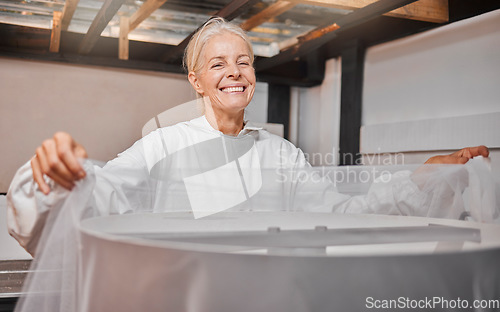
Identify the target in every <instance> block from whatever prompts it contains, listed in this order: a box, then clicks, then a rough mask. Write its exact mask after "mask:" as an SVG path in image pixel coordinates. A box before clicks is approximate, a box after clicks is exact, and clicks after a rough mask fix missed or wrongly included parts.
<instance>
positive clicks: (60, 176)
mask: <svg viewBox="0 0 500 312" xmlns="http://www.w3.org/2000/svg"><path fill="white" fill-rule="evenodd" d="M86 157H87V152H86V151H85V149H84V148H83V146H81V145H80V144H78V143H76V142H75V141H74V140H73V138H72V137H71V136H70V135H69V134H67V133H63V132H58V133H56V134H55V135H54V137H53V138H52V139H49V140H45V141H44V142H43V143H42V145H41V146H40V147H38V148H37V149H36V156H35V157H33V158H32V160H31V167H32V169H33V178H34V180H35V182H36V183H37V184H38V185H39V187H40V189H41V190H42V192H43V193H45V194H48V193H49V192H50V188H49V186H48V185H47V183H46V182H45V180H44V177H43V176H44V175H47V176H48V177H50V178H51V179H52V180H53V181H54V182H56V183H57V184H60V185H61V186H62V187H64V188H66V189H68V190H71V189H72V188H73V187H74V185H75V181H77V180H79V179H82V178H84V177H85V170H83V167H82V165H81V164H80V162H79V161H78V158H86Z"/></svg>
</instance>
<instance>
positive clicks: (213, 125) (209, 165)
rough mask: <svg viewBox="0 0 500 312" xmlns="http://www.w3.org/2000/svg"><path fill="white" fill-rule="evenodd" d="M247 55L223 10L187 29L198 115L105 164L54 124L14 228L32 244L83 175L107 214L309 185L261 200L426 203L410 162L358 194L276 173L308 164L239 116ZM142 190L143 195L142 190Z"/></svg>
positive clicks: (398, 210)
mask: <svg viewBox="0 0 500 312" xmlns="http://www.w3.org/2000/svg"><path fill="white" fill-rule="evenodd" d="M253 59H254V55H253V52H252V46H251V44H250V41H249V39H248V37H247V36H246V34H245V33H244V31H243V30H242V29H241V28H239V27H238V26H236V25H234V24H231V23H229V22H227V21H225V20H224V19H222V18H213V19H211V20H209V21H208V22H207V23H206V24H205V25H204V26H202V27H201V28H200V30H199V31H198V32H197V33H196V34H195V35H194V36H193V37H192V39H191V41H190V43H189V44H188V47H187V50H186V53H185V60H184V62H185V65H186V67H187V70H188V79H189V81H190V82H191V84H192V86H193V88H194V89H195V90H196V91H197V92H198V94H199V95H200V96H201V97H202V99H203V104H204V107H205V114H204V116H201V117H199V118H196V119H193V120H191V121H186V122H181V123H179V124H177V125H174V126H171V127H165V128H161V129H158V130H156V131H154V132H152V133H150V134H148V135H147V136H146V137H144V138H143V139H141V140H140V141H138V142H136V143H135V144H134V145H133V146H132V147H130V148H129V149H128V150H126V151H125V152H123V153H121V154H120V155H119V156H118V157H117V158H115V159H113V160H111V161H109V162H108V163H107V164H106V165H105V166H104V167H103V168H100V167H92V166H90V165H89V164H88V163H86V164H85V167H84V166H83V165H82V162H80V160H79V158H87V152H86V150H85V148H84V147H83V146H82V145H80V144H79V143H77V142H75V141H74V140H73V138H72V137H71V136H70V135H69V134H67V133H62V132H59V133H56V134H55V135H54V137H53V138H51V139H48V140H46V141H44V142H43V143H42V145H41V146H40V147H38V148H37V149H36V155H35V156H34V157H33V158H32V159H31V162H28V163H26V164H25V165H24V166H23V167H21V169H19V171H18V172H17V174H16V176H15V177H14V180H13V181H12V183H11V186H10V189H9V193H8V197H7V200H8V222H9V230H10V233H11V235H12V236H14V237H15V238H16V239H17V240H18V241H19V242H20V243H21V245H23V246H24V247H25V248H26V249H27V250H29V251H30V252H32V253H34V252H35V250H36V242H37V239H38V237H39V235H40V232H41V230H42V229H43V225H44V222H45V220H46V216H47V215H48V213H49V211H51V209H53V208H54V207H60V206H61V205H62V203H64V201H65V199H66V198H67V197H68V196H69V194H70V191H71V190H72V189H73V188H74V187H75V185H78V184H79V183H81V182H80V181H81V180H86V182H88V181H89V180H91V181H92V183H94V184H95V187H93V191H92V193H91V198H90V199H89V200H92V201H94V202H96V203H99V204H100V209H101V210H100V212H101V213H103V214H109V213H126V212H131V211H135V210H134V209H132V208H131V207H137V203H140V207H141V208H140V209H141V210H142V211H153V212H166V211H179V210H182V211H186V210H187V211H191V212H193V214H194V216H195V217H202V216H207V215H210V214H213V213H216V212H220V211H224V210H228V209H235V210H238V211H241V210H254V209H256V206H253V205H254V204H252V198H255V197H258V196H259V195H262V194H269V193H270V194H273V195H278V197H279V198H280V199H282V198H287V200H288V199H289V198H290V196H288V195H287V194H289V193H290V192H291V193H293V194H295V193H300V192H301V191H300V190H303V191H302V192H304V194H306V195H307V194H309V193H308V192H311V190H313V191H314V192H313V193H312V195H310V196H309V195H308V196H306V197H307V203H308V205H307V207H309V208H307V209H306V208H304V207H306V206H300V207H299V208H297V207H294V206H293V204H291V203H290V202H287V201H283V200H278V201H276V202H274V203H271V202H270V201H267V202H265V203H260V204H259V205H257V208H258V209H264V210H294V209H302V210H308V211H327V212H332V211H336V212H355V213H390V214H415V213H417V212H418V213H419V214H423V215H427V214H428V213H429V212H428V211H426V210H425V207H426V206H425V201H426V200H428V196H427V195H428V194H425V193H424V194H422V193H423V186H425V185H426V183H427V182H428V180H427V179H424V180H423V181H422V179H420V180H418V181H417V180H415V178H414V177H412V172H410V171H405V172H398V173H395V174H394V175H392V177H393V178H392V180H391V179H389V180H390V183H373V185H372V187H370V191H369V192H368V193H367V194H366V195H363V196H350V195H347V194H341V193H340V192H338V190H337V189H336V186H335V185H333V184H332V183H327V182H324V181H323V182H321V183H316V184H314V185H309V184H307V185H302V184H303V183H302V184H301V182H300V181H298V182H297V180H296V179H287V180H286V181H282V179H280V176H279V174H280V173H282V172H278V171H277V169H279V170H292V171H291V172H296V171H294V170H298V169H303V168H309V167H310V165H309V163H308V162H307V160H306V157H305V156H304V153H303V152H302V151H301V150H300V149H298V148H297V147H295V146H294V145H293V144H291V143H290V142H288V141H286V140H284V139H283V138H281V137H278V136H275V135H273V134H271V133H269V132H267V131H265V130H263V129H262V128H259V127H255V126H252V124H251V123H250V122H246V121H245V120H244V110H245V108H246V107H247V106H248V104H249V103H250V101H251V99H252V97H253V95H254V91H255V83H256V78H255V72H254V68H253ZM478 155H482V156H484V157H487V156H488V149H487V148H486V147H479V148H470V149H464V150H462V151H460V152H457V153H454V154H451V155H448V156H446V157H437V158H432V159H430V162H431V163H465V162H467V161H468V160H469V159H471V158H473V157H475V156H478ZM266 169H272V170H266ZM421 171H422V170H421ZM89 172H93V174H92V175H90V174H87V173H89ZM94 172H95V174H94ZM423 172H426V171H425V170H423ZM389 180H388V181H389ZM318 181H322V180H321V179H319V180H318ZM415 181H417V182H418V185H417V184H416V183H415ZM83 182H85V181H83ZM375 182H377V181H375ZM379 182H380V181H379ZM382 182H383V181H382ZM427 184H428V183H427ZM422 185H423V186H422ZM458 185H462V184H458ZM453 189H454V190H455V189H457V188H453ZM144 190H146V191H144ZM76 191H78V189H77V190H76ZM139 191H141V192H143V193H145V194H147V196H144V198H142V197H140V196H139V195H138V194H137V192H139ZM49 193H50V194H49ZM451 193H453V192H451ZM452 195H454V193H453V194H452ZM450 198H451V197H450ZM447 199H448V197H447V198H445V199H444V200H443V201H442V202H443V203H445V202H446V200H447ZM447 209H448V207H447V206H446V205H445V204H443V207H442V210H443V211H440V212H439V213H438V215H440V216H448V217H450V216H451V217H453V218H457V217H458V216H459V215H460V214H461V213H462V212H463V211H462V210H460V211H459V210H457V211H454V212H453V214H450V213H449V212H450V211H451V210H447Z"/></svg>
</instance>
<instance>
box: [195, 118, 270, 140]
mask: <svg viewBox="0 0 500 312" xmlns="http://www.w3.org/2000/svg"><path fill="white" fill-rule="evenodd" d="M190 123H191V124H193V125H195V126H197V127H200V128H203V129H206V130H209V131H212V132H217V133H220V134H223V133H222V132H220V131H219V130H215V129H214V128H213V127H212V125H210V123H209V122H208V120H207V118H206V117H205V115H203V116H201V117H198V118H195V119H193V120H191V121H190ZM262 129H263V128H262V127H259V126H256V125H254V124H252V122H249V121H245V125H244V126H243V129H242V130H241V131H240V133H238V136H241V135H245V134H247V133H250V132H252V131H258V130H262Z"/></svg>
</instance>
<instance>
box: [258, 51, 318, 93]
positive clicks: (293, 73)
mask: <svg viewBox="0 0 500 312" xmlns="http://www.w3.org/2000/svg"><path fill="white" fill-rule="evenodd" d="M325 66H326V64H325V56H324V53H323V50H315V51H312V52H311V53H309V54H308V55H307V56H304V57H302V58H300V59H299V60H293V61H290V62H288V63H284V64H281V65H278V66H276V67H274V68H273V70H272V71H259V70H258V69H257V70H256V73H257V78H258V80H259V81H261V82H267V83H276V84H286V85H289V86H294V87H314V86H317V85H320V84H321V83H322V82H323V79H324V78H325Z"/></svg>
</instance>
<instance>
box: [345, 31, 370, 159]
mask: <svg viewBox="0 0 500 312" xmlns="http://www.w3.org/2000/svg"><path fill="white" fill-rule="evenodd" d="M365 51H366V48H365V45H364V44H363V43H362V42H361V41H359V40H355V41H352V42H351V43H350V45H348V46H346V48H345V49H344V50H343V51H342V53H341V57H342V86H341V94H340V142H339V152H340V158H339V165H341V166H344V165H355V164H358V163H359V159H360V154H359V142H360V140H359V134H360V127H361V107H362V92H363V69H364V62H365Z"/></svg>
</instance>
